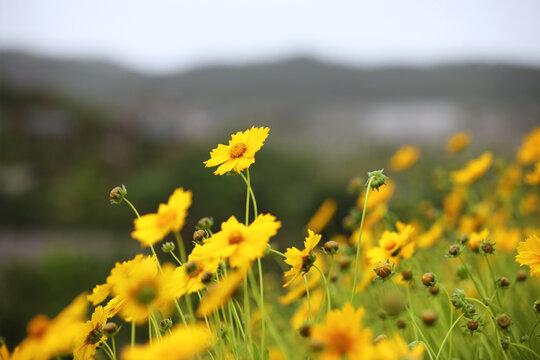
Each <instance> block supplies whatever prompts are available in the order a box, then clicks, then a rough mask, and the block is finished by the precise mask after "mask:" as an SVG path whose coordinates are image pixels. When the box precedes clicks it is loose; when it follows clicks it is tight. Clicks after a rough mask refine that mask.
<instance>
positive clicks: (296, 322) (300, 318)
mask: <svg viewBox="0 0 540 360" xmlns="http://www.w3.org/2000/svg"><path fill="white" fill-rule="evenodd" d="M323 295H324V292H323V291H322V289H315V291H313V292H311V293H310V294H309V299H310V300H311V316H312V317H313V318H315V316H317V313H318V312H319V308H320V306H321V303H322V299H323ZM309 308H310V305H309V304H308V300H307V298H304V300H303V301H302V304H301V305H300V306H299V307H298V309H297V310H296V311H295V312H294V314H293V316H292V318H291V325H292V327H293V329H298V328H299V327H300V326H302V324H303V323H304V322H306V320H308V319H309Z"/></svg>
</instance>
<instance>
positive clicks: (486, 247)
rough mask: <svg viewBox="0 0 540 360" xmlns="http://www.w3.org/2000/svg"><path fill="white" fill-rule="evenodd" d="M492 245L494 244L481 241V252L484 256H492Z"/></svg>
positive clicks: (493, 250)
mask: <svg viewBox="0 0 540 360" xmlns="http://www.w3.org/2000/svg"><path fill="white" fill-rule="evenodd" d="M493 245H495V244H493V243H492V242H491V241H489V240H486V241H483V242H482V246H481V248H482V252H484V254H493V253H494V252H495V247H494V246H493Z"/></svg>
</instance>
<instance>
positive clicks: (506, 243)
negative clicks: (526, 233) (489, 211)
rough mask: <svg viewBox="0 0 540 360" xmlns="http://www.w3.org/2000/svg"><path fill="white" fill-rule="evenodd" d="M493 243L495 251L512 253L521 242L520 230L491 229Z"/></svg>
mask: <svg viewBox="0 0 540 360" xmlns="http://www.w3.org/2000/svg"><path fill="white" fill-rule="evenodd" d="M491 238H492V239H493V242H495V243H496V244H497V250H501V251H504V252H513V251H514V250H516V246H517V244H518V243H519V242H520V241H521V230H520V229H518V228H506V227H503V226H498V227H496V228H494V229H493V233H492V235H491Z"/></svg>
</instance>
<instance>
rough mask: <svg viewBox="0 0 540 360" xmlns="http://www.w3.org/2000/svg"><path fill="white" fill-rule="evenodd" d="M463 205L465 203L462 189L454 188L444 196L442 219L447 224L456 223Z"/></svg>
mask: <svg viewBox="0 0 540 360" xmlns="http://www.w3.org/2000/svg"><path fill="white" fill-rule="evenodd" d="M463 205H465V193H464V191H463V189H460V188H457V189H454V190H453V191H452V192H451V193H449V194H448V195H446V196H445V197H444V200H443V207H444V219H445V221H446V222H447V223H448V224H449V225H454V224H455V223H456V221H457V219H458V218H459V214H460V212H461V209H463Z"/></svg>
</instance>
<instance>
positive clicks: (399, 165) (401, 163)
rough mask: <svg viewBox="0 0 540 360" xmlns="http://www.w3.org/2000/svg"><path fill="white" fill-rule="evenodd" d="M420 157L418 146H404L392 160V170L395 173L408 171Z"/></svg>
mask: <svg viewBox="0 0 540 360" xmlns="http://www.w3.org/2000/svg"><path fill="white" fill-rule="evenodd" d="M419 156H420V148H419V147H418V146H412V145H408V146H402V147H400V148H399V149H398V150H397V151H396V153H395V154H394V156H392V158H391V159H390V168H391V169H392V170H394V171H402V170H405V169H408V168H410V167H411V166H413V165H414V163H415V162H416V160H418V157H419Z"/></svg>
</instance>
